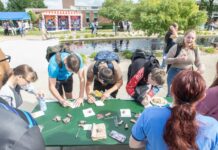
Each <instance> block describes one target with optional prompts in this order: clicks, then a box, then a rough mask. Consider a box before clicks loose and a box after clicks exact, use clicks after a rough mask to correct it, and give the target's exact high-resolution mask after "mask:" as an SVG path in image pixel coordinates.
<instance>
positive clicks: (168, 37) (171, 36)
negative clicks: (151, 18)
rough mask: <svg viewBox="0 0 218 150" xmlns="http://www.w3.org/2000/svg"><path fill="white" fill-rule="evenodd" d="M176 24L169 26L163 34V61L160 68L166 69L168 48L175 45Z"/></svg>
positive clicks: (176, 35)
mask: <svg viewBox="0 0 218 150" xmlns="http://www.w3.org/2000/svg"><path fill="white" fill-rule="evenodd" d="M178 28H179V26H178V24H177V23H173V24H172V25H170V27H169V29H168V31H167V33H166V34H165V37H164V41H165V48H164V51H163V61H162V64H161V67H162V68H165V67H166V55H167V53H168V52H169V50H170V48H171V47H172V46H173V45H174V44H176V39H177V37H178V33H177V32H178Z"/></svg>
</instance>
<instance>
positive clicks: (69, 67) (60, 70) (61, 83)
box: [48, 52, 85, 107]
mask: <svg viewBox="0 0 218 150" xmlns="http://www.w3.org/2000/svg"><path fill="white" fill-rule="evenodd" d="M56 57H57V55H56V54H55V55H53V56H51V58H50V59H49V65H48V76H49V90H50V92H51V93H52V95H53V96H54V97H55V98H56V99H57V100H58V101H59V102H60V103H61V104H62V105H63V106H64V107H66V106H69V105H70V104H69V101H67V99H72V98H73V93H72V91H73V73H76V74H77V75H78V77H79V80H80V91H79V98H77V99H76V102H75V105H76V106H77V107H78V106H80V105H81V104H82V103H83V98H84V89H85V71H84V64H83V60H82V57H81V56H80V55H79V54H77V53H68V52H60V59H61V63H62V66H61V67H60V66H59V64H58V62H57V60H56ZM64 96H65V97H64Z"/></svg>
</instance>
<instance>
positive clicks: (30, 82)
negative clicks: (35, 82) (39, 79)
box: [23, 77, 31, 84]
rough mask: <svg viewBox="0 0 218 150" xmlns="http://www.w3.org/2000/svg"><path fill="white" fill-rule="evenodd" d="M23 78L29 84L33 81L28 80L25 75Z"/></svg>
mask: <svg viewBox="0 0 218 150" xmlns="http://www.w3.org/2000/svg"><path fill="white" fill-rule="evenodd" d="M23 79H24V80H25V81H26V82H27V83H28V84H30V83H31V81H29V80H27V79H26V78H24V77H23Z"/></svg>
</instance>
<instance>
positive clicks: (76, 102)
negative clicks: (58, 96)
mask: <svg viewBox="0 0 218 150" xmlns="http://www.w3.org/2000/svg"><path fill="white" fill-rule="evenodd" d="M82 103H83V98H80V97H79V98H78V99H76V100H75V102H74V104H75V106H76V107H79V106H80V105H81V104H82Z"/></svg>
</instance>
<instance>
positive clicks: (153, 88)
mask: <svg viewBox="0 0 218 150" xmlns="http://www.w3.org/2000/svg"><path fill="white" fill-rule="evenodd" d="M143 55H145V54H144V52H143V51H142V50H139V49H138V50H136V51H135V52H134V54H133V57H132V63H131V64H130V65H129V68H128V82H127V84H126V91H127V93H128V94H129V95H130V96H131V97H133V98H134V100H135V101H136V102H138V103H140V104H142V105H144V106H147V105H148V104H149V101H150V99H151V97H153V96H154V95H156V94H157V93H158V92H159V90H160V86H162V85H163V84H164V82H165V76H166V73H165V71H164V70H163V69H161V68H159V67H160V66H159V62H158V60H157V59H156V58H154V57H152V56H149V57H151V58H150V59H147V58H145V57H146V56H143Z"/></svg>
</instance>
